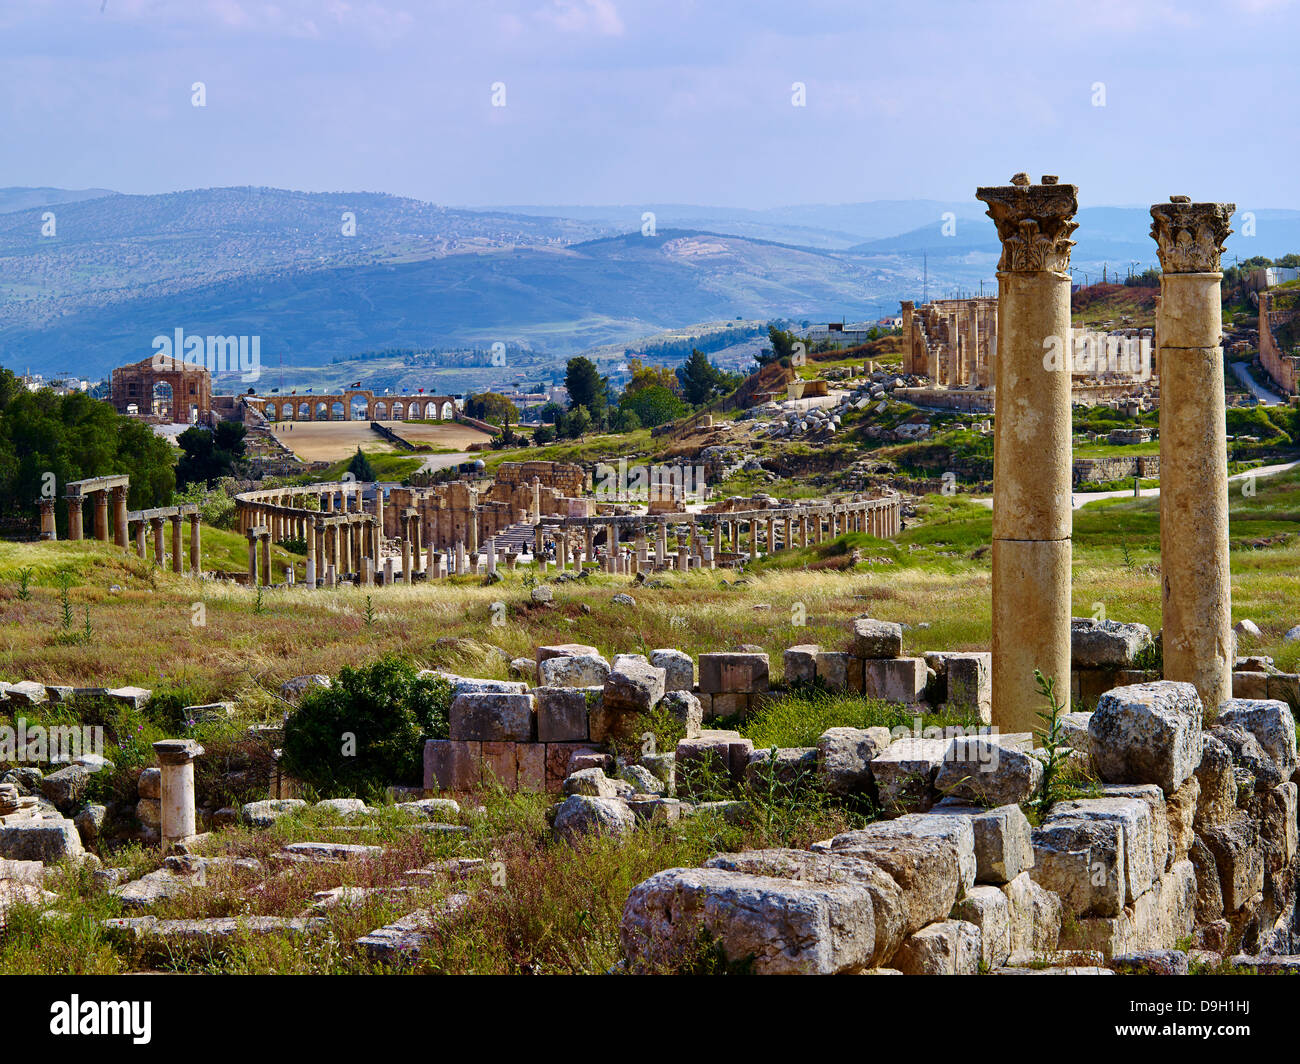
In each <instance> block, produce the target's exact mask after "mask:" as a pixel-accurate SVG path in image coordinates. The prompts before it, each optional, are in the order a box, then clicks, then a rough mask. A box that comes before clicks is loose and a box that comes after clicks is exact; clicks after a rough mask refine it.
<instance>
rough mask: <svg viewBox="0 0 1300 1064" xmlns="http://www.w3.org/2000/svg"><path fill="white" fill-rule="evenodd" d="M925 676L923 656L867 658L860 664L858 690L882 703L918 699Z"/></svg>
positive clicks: (923, 691) (923, 688)
mask: <svg viewBox="0 0 1300 1064" xmlns="http://www.w3.org/2000/svg"><path fill="white" fill-rule="evenodd" d="M927 678H928V673H927V672H926V668H925V659H924V658H880V659H873V658H868V659H866V660H864V661H863V663H862V693H863V694H864V695H866V696H867V697H868V698H878V699H880V700H881V701H883V702H902V703H904V704H905V705H911V704H913V703H916V702H920V701H921V699H922V698H923V697H924V695H925V684H926V680H927Z"/></svg>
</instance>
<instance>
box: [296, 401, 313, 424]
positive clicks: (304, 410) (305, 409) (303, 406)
mask: <svg viewBox="0 0 1300 1064" xmlns="http://www.w3.org/2000/svg"><path fill="white" fill-rule="evenodd" d="M298 420H299V421H310V420H311V405H310V404H309V403H299V404H298Z"/></svg>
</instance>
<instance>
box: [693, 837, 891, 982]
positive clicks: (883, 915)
mask: <svg viewBox="0 0 1300 1064" xmlns="http://www.w3.org/2000/svg"><path fill="white" fill-rule="evenodd" d="M704 864H705V867H706V868H722V869H726V870H727V871H731V872H743V873H745V874H746V875H754V876H774V877H776V878H779V879H798V880H802V881H803V882H806V883H855V884H857V885H859V886H862V887H864V888H865V889H866V891H867V893H868V894H870V895H871V908H872V916H873V918H874V921H875V932H876V934H875V947H874V950H873V952H872V958H871V963H872V964H873V965H878V964H884V963H886V962H887V961H888V960H889V959H890V958H891V957H892V956H893V955H894V953H895V952H897V950H898V947H899V946H900V945H902V942H903V936H904V935H905V934H906V926H905V923H904V921H905V917H906V899H905V898H904V896H903V890H902V888H901V887H900V886H899V885H898V883H897V882H895V881H894V878H893V877H892V876H890V875H889V874H888V873H887V872H885V871H884V870H883V869H882V868H880V867H879V866H878V865H876V864H874V863H873V862H871V861H866V860H863V859H862V858H860V857H856V856H854V855H853V854H836V853H812V852H810V851H808V850H789V849H771V850H745V851H742V852H740V853H720V854H717V855H715V856H713V857H710V858H709V859H708V860H707V861H706V862H705V863H704Z"/></svg>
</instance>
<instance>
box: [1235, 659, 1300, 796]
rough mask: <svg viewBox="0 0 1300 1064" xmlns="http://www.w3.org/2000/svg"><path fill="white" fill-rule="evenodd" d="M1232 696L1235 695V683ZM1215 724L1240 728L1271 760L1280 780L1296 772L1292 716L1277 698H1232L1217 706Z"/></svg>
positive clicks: (1293, 721) (1288, 707) (1289, 708)
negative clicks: (1217, 712) (1253, 739)
mask: <svg viewBox="0 0 1300 1064" xmlns="http://www.w3.org/2000/svg"><path fill="white" fill-rule="evenodd" d="M1233 694H1234V696H1235V695H1236V686H1235V683H1234V686H1233ZM1215 723H1216V725H1226V726H1229V727H1238V728H1242V729H1244V730H1245V731H1248V732H1250V734H1251V735H1253V736H1254V737H1255V741H1256V742H1258V743H1259V745H1260V746H1261V747H1263V749H1264V753H1266V754H1268V756H1269V757H1271V758H1272V759H1273V763H1274V764H1275V765H1277V767H1278V771H1279V772H1280V773H1281V776H1282V779H1283V780H1289V779H1290V778H1291V777H1292V776H1293V775H1294V774H1295V771H1296V741H1295V717H1294V716H1292V714H1291V707H1290V706H1288V705H1287V704H1286V703H1285V702H1283V701H1281V700H1280V699H1274V700H1270V699H1262V698H1261V699H1256V698H1244V697H1233V698H1229V699H1228V700H1227V701H1225V702H1223V704H1222V705H1220V706H1219V715H1218V717H1217V719H1216V721H1215Z"/></svg>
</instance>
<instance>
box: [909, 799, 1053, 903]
mask: <svg viewBox="0 0 1300 1064" xmlns="http://www.w3.org/2000/svg"><path fill="white" fill-rule="evenodd" d="M929 815H930V816H960V817H965V818H967V819H969V820H970V824H971V828H972V830H973V832H974V841H975V882H977V883H991V884H994V885H998V886H1001V885H1002V884H1004V883H1010V882H1011V881H1012V880H1013V879H1015V878H1016V877H1017V876H1019V875H1020V874H1021V873H1022V872H1025V871H1027V870H1028V869H1030V868H1032V867H1033V864H1034V846H1033V839H1032V829H1031V828H1030V826H1029V820H1028V819H1027V818H1026V817H1025V814H1024V813H1023V812H1022V811H1021V809H1020V806H1018V805H1002V806H998V807H997V808H995V809H985V808H983V807H981V806H977V805H966V804H964V803H961V802H958V801H957V800H955V799H949V798H945V799H944V800H943V801H942V802H940V803H939V804H938V805H936V806H935V807H934V808H933V809H931V810H930V814H929Z"/></svg>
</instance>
